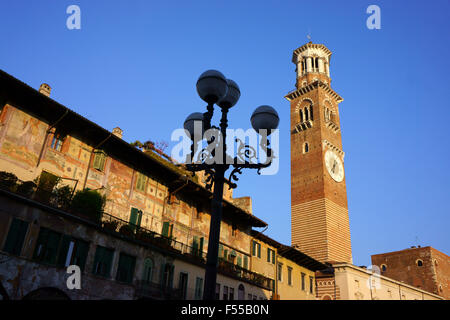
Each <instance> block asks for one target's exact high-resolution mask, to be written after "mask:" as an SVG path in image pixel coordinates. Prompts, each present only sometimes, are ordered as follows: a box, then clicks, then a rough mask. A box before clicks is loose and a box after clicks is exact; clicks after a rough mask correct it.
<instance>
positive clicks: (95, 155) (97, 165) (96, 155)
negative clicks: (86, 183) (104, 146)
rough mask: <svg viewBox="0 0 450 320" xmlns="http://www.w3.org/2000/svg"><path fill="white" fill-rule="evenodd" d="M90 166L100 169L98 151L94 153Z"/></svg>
mask: <svg viewBox="0 0 450 320" xmlns="http://www.w3.org/2000/svg"><path fill="white" fill-rule="evenodd" d="M92 167H94V168H95V169H98V170H100V157H99V153H94V163H93V164H92Z"/></svg>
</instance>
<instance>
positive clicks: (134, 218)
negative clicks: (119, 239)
mask: <svg viewBox="0 0 450 320" xmlns="http://www.w3.org/2000/svg"><path fill="white" fill-rule="evenodd" d="M137 220H138V209H136V208H131V213H130V225H131V226H132V227H133V228H134V227H135V226H136V225H137Z"/></svg>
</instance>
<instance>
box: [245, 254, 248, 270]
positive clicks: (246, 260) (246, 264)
mask: <svg viewBox="0 0 450 320" xmlns="http://www.w3.org/2000/svg"><path fill="white" fill-rule="evenodd" d="M244 268H245V269H248V257H247V256H244Z"/></svg>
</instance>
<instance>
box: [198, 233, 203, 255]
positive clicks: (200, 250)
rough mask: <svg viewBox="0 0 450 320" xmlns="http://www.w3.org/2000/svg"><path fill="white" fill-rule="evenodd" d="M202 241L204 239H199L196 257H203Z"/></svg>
mask: <svg viewBox="0 0 450 320" xmlns="http://www.w3.org/2000/svg"><path fill="white" fill-rule="evenodd" d="M203 240H204V238H203V237H201V238H200V246H199V248H198V255H199V256H200V257H201V256H202V255H203Z"/></svg>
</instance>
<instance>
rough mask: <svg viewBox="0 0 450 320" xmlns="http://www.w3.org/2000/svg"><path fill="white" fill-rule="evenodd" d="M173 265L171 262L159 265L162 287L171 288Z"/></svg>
mask: <svg viewBox="0 0 450 320" xmlns="http://www.w3.org/2000/svg"><path fill="white" fill-rule="evenodd" d="M174 270H175V266H174V265H173V264H171V263H165V264H163V265H162V266H161V271H162V272H161V273H162V279H161V285H162V286H163V287H164V288H172V287H173V275H174Z"/></svg>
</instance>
